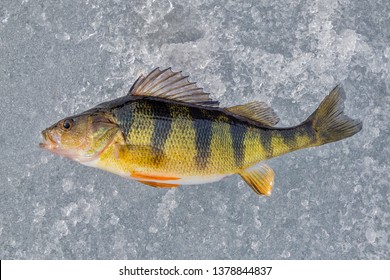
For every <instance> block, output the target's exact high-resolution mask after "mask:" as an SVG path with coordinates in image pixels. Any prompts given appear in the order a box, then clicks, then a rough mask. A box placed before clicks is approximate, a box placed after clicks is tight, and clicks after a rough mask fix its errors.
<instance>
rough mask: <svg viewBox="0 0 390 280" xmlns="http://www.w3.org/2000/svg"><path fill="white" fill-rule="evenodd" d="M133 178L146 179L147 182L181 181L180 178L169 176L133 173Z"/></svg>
mask: <svg viewBox="0 0 390 280" xmlns="http://www.w3.org/2000/svg"><path fill="white" fill-rule="evenodd" d="M131 177H132V178H135V179H146V180H156V181H172V180H179V179H181V178H179V177H169V176H160V175H148V174H144V173H139V172H133V173H131Z"/></svg>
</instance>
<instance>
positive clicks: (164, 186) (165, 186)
mask: <svg viewBox="0 0 390 280" xmlns="http://www.w3.org/2000/svg"><path fill="white" fill-rule="evenodd" d="M137 181H138V182H140V183H142V184H145V185H148V186H152V187H155V188H176V187H178V186H180V185H177V184H166V183H160V182H150V181H140V180H137Z"/></svg>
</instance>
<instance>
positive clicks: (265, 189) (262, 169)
mask: <svg viewBox="0 0 390 280" xmlns="http://www.w3.org/2000/svg"><path fill="white" fill-rule="evenodd" d="M240 175H241V177H242V178H243V179H244V180H245V182H246V183H247V184H248V185H249V186H250V187H251V188H252V189H253V190H254V191H255V193H257V194H258V195H266V196H269V195H270V194H271V191H272V187H273V185H274V177H275V173H274V171H273V170H272V169H271V168H270V167H269V166H268V165H266V164H265V163H258V164H255V165H253V166H251V167H249V168H247V169H244V170H242V171H241V172H240Z"/></svg>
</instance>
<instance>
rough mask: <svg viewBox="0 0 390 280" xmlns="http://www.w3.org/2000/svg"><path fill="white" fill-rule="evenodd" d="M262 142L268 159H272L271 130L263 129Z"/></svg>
mask: <svg viewBox="0 0 390 280" xmlns="http://www.w3.org/2000/svg"><path fill="white" fill-rule="evenodd" d="M260 142H261V145H262V146H263V148H264V151H265V155H266V157H267V158H271V157H272V154H273V148H272V131H271V130H269V129H262V130H261V133H260Z"/></svg>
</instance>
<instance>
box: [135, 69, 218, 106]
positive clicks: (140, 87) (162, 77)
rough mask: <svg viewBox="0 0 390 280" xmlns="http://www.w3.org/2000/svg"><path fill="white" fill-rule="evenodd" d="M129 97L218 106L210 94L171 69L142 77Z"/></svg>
mask: <svg viewBox="0 0 390 280" xmlns="http://www.w3.org/2000/svg"><path fill="white" fill-rule="evenodd" d="M129 95H138V96H154V97H159V98H165V99H171V100H176V101H181V102H187V103H192V104H196V105H201V106H218V104H219V103H218V101H213V100H211V98H210V95H209V94H208V93H205V92H204V91H203V89H202V88H199V87H198V86H197V85H196V83H191V82H189V81H188V76H183V75H182V74H181V72H173V71H172V70H171V68H167V69H164V70H160V68H156V69H154V70H153V71H152V72H150V73H149V74H148V75H147V76H146V77H144V76H143V75H141V76H140V77H139V78H138V79H137V81H136V82H135V83H134V85H133V86H132V87H131V89H130V91H129Z"/></svg>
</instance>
